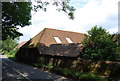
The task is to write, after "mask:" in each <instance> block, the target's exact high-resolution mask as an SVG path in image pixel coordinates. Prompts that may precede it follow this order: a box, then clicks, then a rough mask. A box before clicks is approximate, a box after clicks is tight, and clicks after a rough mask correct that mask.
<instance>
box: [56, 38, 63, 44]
mask: <svg viewBox="0 0 120 81" xmlns="http://www.w3.org/2000/svg"><path fill="white" fill-rule="evenodd" d="M54 39H55V41H56V42H57V43H62V41H61V40H60V38H59V37H54Z"/></svg>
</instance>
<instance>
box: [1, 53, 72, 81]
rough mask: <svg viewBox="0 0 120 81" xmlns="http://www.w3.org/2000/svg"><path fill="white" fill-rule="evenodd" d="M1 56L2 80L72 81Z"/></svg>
mask: <svg viewBox="0 0 120 81" xmlns="http://www.w3.org/2000/svg"><path fill="white" fill-rule="evenodd" d="M0 58H2V81H73V80H70V79H67V78H65V77H62V76H59V75H56V74H53V73H49V72H45V71H42V70H39V69H37V68H34V67H32V66H29V65H25V64H21V63H17V62H14V61H12V60H9V59H8V58H6V56H5V55H0Z"/></svg>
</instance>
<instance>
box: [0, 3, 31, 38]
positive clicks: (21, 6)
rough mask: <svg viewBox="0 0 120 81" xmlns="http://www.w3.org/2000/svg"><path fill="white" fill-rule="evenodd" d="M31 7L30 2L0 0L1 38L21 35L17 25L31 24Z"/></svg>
mask: <svg viewBox="0 0 120 81" xmlns="http://www.w3.org/2000/svg"><path fill="white" fill-rule="evenodd" d="M31 9H32V7H31V3H30V2H12V3H11V2H2V40H6V39H7V38H8V37H11V38H13V39H14V38H16V37H19V36H21V35H22V33H20V32H18V29H19V28H18V26H20V27H24V26H26V25H30V24H31V22H30V19H31V13H30V12H31Z"/></svg>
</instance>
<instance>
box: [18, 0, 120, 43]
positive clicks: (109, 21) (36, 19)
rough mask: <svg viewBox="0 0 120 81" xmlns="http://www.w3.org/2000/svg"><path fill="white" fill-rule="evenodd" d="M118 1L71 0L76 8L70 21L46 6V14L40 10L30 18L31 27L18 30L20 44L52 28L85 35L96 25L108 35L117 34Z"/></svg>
mask: <svg viewBox="0 0 120 81" xmlns="http://www.w3.org/2000/svg"><path fill="white" fill-rule="evenodd" d="M118 1H120V0H71V1H70V5H72V6H74V7H75V8H76V11H75V12H74V13H75V14H74V15H75V19H74V20H70V19H69V17H68V16H67V14H65V13H64V12H57V11H56V10H55V9H56V7H54V6H52V5H51V6H48V8H47V12H44V11H42V10H40V11H39V12H37V13H35V14H34V13H32V14H34V15H33V16H32V20H31V21H32V25H30V26H26V27H24V28H20V29H19V32H21V33H23V35H24V36H21V37H20V41H19V43H20V42H22V41H28V40H29V39H30V38H32V37H33V36H35V35H36V34H37V33H39V32H40V31H42V30H43V29H44V28H54V29H60V30H67V31H73V32H80V33H87V31H88V30H90V29H91V28H92V27H93V26H95V25H98V26H102V27H103V28H105V29H106V30H107V31H109V32H110V33H116V32H118Z"/></svg>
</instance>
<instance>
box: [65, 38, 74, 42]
mask: <svg viewBox="0 0 120 81" xmlns="http://www.w3.org/2000/svg"><path fill="white" fill-rule="evenodd" d="M65 39H66V40H67V41H68V43H73V42H72V40H71V39H70V38H68V37H66V38H65Z"/></svg>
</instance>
